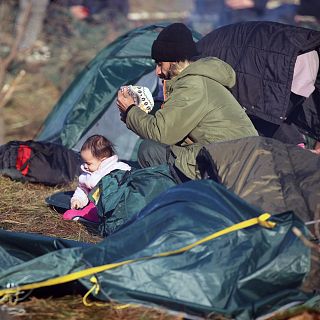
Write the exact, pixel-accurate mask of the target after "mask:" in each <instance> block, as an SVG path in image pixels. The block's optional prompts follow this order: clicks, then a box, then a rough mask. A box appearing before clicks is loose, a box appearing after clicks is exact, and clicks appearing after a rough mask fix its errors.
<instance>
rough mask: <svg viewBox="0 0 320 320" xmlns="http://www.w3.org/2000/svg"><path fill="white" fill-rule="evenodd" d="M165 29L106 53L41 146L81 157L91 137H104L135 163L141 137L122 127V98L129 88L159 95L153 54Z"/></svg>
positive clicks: (139, 32) (121, 41) (65, 103)
mask: <svg viewBox="0 0 320 320" xmlns="http://www.w3.org/2000/svg"><path fill="white" fill-rule="evenodd" d="M163 27H165V24H164V25H149V26H144V27H140V28H137V29H134V30H132V31H130V32H128V33H126V34H125V35H123V36H121V37H119V38H118V39H116V40H115V41H114V42H113V43H111V44H110V45H108V46H107V47H106V48H105V49H103V50H102V51H101V52H100V53H99V54H98V55H97V56H96V57H95V58H94V59H93V60H92V61H91V62H90V63H89V64H88V65H87V66H86V67H85V69H84V70H83V71H82V72H81V73H80V74H79V75H78V76H77V77H76V79H75V80H74V81H73V83H72V84H71V85H70V87H69V88H68V89H67V90H66V92H65V93H64V94H63V95H62V97H61V98H60V100H59V101H58V103H57V104H56V105H55V107H54V108H53V111H52V112H51V113H50V114H49V116H48V117H47V119H46V120H45V122H44V125H43V128H42V130H41V131H40V133H39V134H38V136H37V137H36V140H38V141H47V142H57V143H59V144H62V145H64V146H65V147H67V148H72V149H74V150H76V151H78V150H79V149H80V148H81V145H82V143H83V142H84V140H85V139H86V138H87V137H89V136H90V135H92V134H102V135H104V136H106V137H107V138H108V139H110V140H111V141H112V142H113V143H114V144H115V147H116V150H117V153H118V155H119V157H120V158H122V159H124V160H135V153H136V149H137V146H138V144H139V137H138V136H137V135H136V134H134V133H133V132H131V131H130V130H128V129H127V128H126V126H125V124H124V123H123V122H121V120H120V115H119V111H118V109H117V107H116V95H117V91H118V90H119V88H120V87H121V86H123V85H127V84H136V85H141V86H147V87H148V88H149V89H150V91H151V92H152V93H153V95H154V96H155V95H157V92H158V91H159V80H158V78H157V77H156V75H155V73H154V69H155V64H154V61H153V60H152V59H151V55H150V54H151V46H152V43H153V41H154V40H155V38H156V37H157V35H158V33H159V31H161V29H162V28H163ZM194 37H195V40H198V39H199V38H200V35H199V34H196V33H194ZM154 99H155V102H157V98H156V97H155V98H154Z"/></svg>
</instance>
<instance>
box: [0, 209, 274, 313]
mask: <svg viewBox="0 0 320 320" xmlns="http://www.w3.org/2000/svg"><path fill="white" fill-rule="evenodd" d="M270 217H271V215H270V214H269V213H264V214H261V215H260V216H259V217H256V218H252V219H248V220H246V221H242V222H240V223H237V224H235V225H233V226H231V227H228V228H225V229H223V230H220V231H218V232H215V233H213V234H211V235H209V236H207V237H204V238H202V239H200V240H198V241H196V242H194V243H192V244H190V245H187V246H185V247H182V248H180V249H176V250H171V251H167V252H162V253H158V254H155V255H153V256H147V257H141V258H137V259H131V260H125V261H122V262H116V263H110V264H106V265H102V266H97V267H92V268H88V269H84V270H80V271H77V272H74V273H70V274H67V275H63V276H60V277H56V278H53V279H49V280H45V281H40V282H35V283H31V284H26V285H23V286H20V287H13V288H7V289H2V290H0V297H3V298H1V299H0V304H3V303H6V302H4V301H7V299H11V300H12V302H15V303H17V302H18V295H19V294H20V292H21V291H26V290H31V289H38V288H42V287H47V286H53V285H57V284H62V283H66V282H71V281H74V280H78V279H81V278H84V277H87V276H92V275H94V274H96V273H99V272H103V271H107V270H111V269H114V268H118V267H121V266H123V265H127V264H130V263H134V262H138V261H142V260H148V259H154V258H159V257H167V256H171V255H175V254H180V253H183V252H185V251H188V250H190V249H192V248H194V247H196V246H198V245H200V244H202V243H205V242H208V241H210V240H213V239H215V238H218V237H221V236H222V235H225V234H228V233H231V232H234V231H238V230H241V229H245V228H248V227H251V226H254V225H257V224H258V225H260V226H262V227H264V228H274V227H275V226H276V223H274V222H271V221H267V220H268V219H269V218H270ZM90 281H91V282H92V283H93V287H92V288H91V289H90V290H89V291H88V292H87V293H86V294H85V296H84V297H83V303H84V305H87V306H90V305H92V304H91V303H88V302H87V298H88V296H89V295H90V294H91V293H92V292H93V291H94V293H95V294H97V293H98V292H99V290H100V286H99V283H98V280H97V278H96V276H93V277H91V278H90ZM12 296H14V297H15V298H16V299H12ZM9 297H11V298H9ZM94 304H95V305H98V303H94ZM103 305H105V304H103ZM109 305H110V304H109ZM127 306H131V305H130V304H128V305H123V306H120V307H119V308H120V309H123V308H126V307H127Z"/></svg>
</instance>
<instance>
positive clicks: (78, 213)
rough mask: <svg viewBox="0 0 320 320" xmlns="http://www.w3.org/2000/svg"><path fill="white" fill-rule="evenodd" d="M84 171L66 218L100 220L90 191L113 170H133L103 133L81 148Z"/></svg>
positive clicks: (93, 137) (65, 214)
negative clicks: (119, 156)
mask: <svg viewBox="0 0 320 320" xmlns="http://www.w3.org/2000/svg"><path fill="white" fill-rule="evenodd" d="M81 157H82V159H83V162H84V163H83V164H82V165H81V169H82V171H83V173H82V174H81V175H80V177H79V184H78V187H77V189H76V190H75V192H74V194H73V196H72V198H71V203H70V204H71V209H70V210H67V211H66V212H65V213H64V214H63V219H65V220H87V221H91V222H99V217H98V213H97V208H96V207H95V205H94V204H93V202H91V201H89V199H88V194H89V192H90V191H91V190H92V189H93V188H94V187H95V186H96V185H97V184H98V182H99V181H100V180H101V179H102V177H104V176H105V175H107V174H108V173H110V172H111V171H113V170H116V169H120V170H125V171H128V170H131V167H130V166H129V165H128V164H126V163H124V162H120V161H119V160H118V156H117V155H116V154H115V151H114V147H113V145H112V143H111V142H110V141H109V140H107V139H106V138H105V137H103V136H101V135H94V136H91V137H89V138H88V139H87V140H86V141H85V143H84V144H83V146H82V148H81Z"/></svg>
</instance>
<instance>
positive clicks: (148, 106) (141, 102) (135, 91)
mask: <svg viewBox="0 0 320 320" xmlns="http://www.w3.org/2000/svg"><path fill="white" fill-rule="evenodd" d="M124 88H125V87H121V91H122V92H123V91H124ZM126 88H127V91H128V94H129V95H130V96H131V97H132V98H133V100H134V103H135V104H136V105H137V106H138V107H139V108H140V109H141V110H143V111H144V112H146V113H149V112H150V111H151V110H152V109H153V107H154V100H153V97H152V94H151V92H150V90H149V88H147V87H141V86H131V85H130V86H126Z"/></svg>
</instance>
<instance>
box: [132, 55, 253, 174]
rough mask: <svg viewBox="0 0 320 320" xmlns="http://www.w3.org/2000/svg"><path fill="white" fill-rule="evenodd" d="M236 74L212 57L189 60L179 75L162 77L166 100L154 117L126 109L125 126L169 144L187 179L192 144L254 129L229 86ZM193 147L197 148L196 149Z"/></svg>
mask: <svg viewBox="0 0 320 320" xmlns="http://www.w3.org/2000/svg"><path fill="white" fill-rule="evenodd" d="M234 85H235V72H234V70H233V69H232V67H231V66H230V65H228V64H227V63H225V62H223V61H222V60H219V59H217V58H204V59H200V60H198V61H195V62H192V63H191V64H190V65H189V66H188V67H186V68H185V69H184V70H183V71H182V72H181V73H180V74H179V75H178V76H176V77H173V78H172V79H171V80H168V81H166V94H167V97H166V100H165V102H164V104H163V106H162V108H161V109H160V110H158V111H157V112H156V113H155V115H149V114H146V113H145V112H144V111H142V110H140V109H139V108H131V110H130V112H128V115H127V119H126V125H127V127H128V128H129V129H130V130H132V131H133V132H135V133H136V134H137V135H139V136H140V137H141V138H143V139H151V140H154V141H157V142H160V143H164V144H167V145H170V146H171V149H172V152H173V153H174V154H175V156H176V161H175V164H176V166H177V167H178V168H179V169H180V170H181V171H182V172H183V173H184V174H185V175H187V176H188V177H189V178H191V179H194V178H196V177H197V174H196V171H195V156H196V154H194V152H192V151H191V150H193V149H194V148H191V150H190V149H189V148H187V149H189V150H186V147H187V146H189V145H190V143H195V144H197V145H204V144H208V143H212V142H215V141H227V140H233V139H239V138H243V137H249V136H257V135H258V133H257V131H256V130H255V128H254V126H253V124H252V123H251V121H250V119H249V117H248V116H247V114H246V113H245V111H244V110H243V109H242V107H241V106H240V104H239V103H238V102H237V100H236V99H235V98H234V97H233V95H232V94H231V93H230V91H229V90H228V88H232V87H233V86H234ZM195 149H198V148H195Z"/></svg>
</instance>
